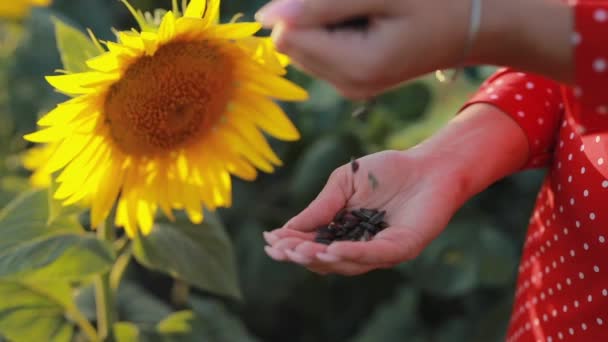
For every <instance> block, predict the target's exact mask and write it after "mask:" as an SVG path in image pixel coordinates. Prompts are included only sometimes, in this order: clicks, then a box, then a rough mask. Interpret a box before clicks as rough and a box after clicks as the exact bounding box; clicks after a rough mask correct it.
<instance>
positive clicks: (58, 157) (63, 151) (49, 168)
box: [44, 135, 92, 173]
mask: <svg viewBox="0 0 608 342" xmlns="http://www.w3.org/2000/svg"><path fill="white" fill-rule="evenodd" d="M91 139H92V136H91V135H84V136H83V135H71V136H69V137H67V138H66V139H65V140H63V141H62V142H61V144H60V145H59V147H58V148H57V149H56V150H55V152H54V153H53V154H52V155H51V157H50V159H49V160H48V162H47V163H46V164H45V166H44V169H45V170H46V172H48V173H53V172H55V171H57V170H60V169H62V168H63V167H64V166H65V165H66V164H67V163H69V162H70V161H72V159H74V157H76V156H77V155H78V154H79V153H80V152H81V151H82V150H83V149H84V148H85V147H86V146H87V145H88V144H89V142H90V141H91Z"/></svg>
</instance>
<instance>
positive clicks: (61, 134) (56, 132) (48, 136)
mask: <svg viewBox="0 0 608 342" xmlns="http://www.w3.org/2000/svg"><path fill="white" fill-rule="evenodd" d="M69 134H70V131H68V130H67V129H65V127H64V126H51V127H49V128H45V129H43V130H40V131H37V132H34V133H30V134H26V135H24V136H23V138H24V139H25V140H27V141H31V142H35V143H45V142H54V141H59V140H61V139H63V138H65V137H66V136H68V135H69Z"/></svg>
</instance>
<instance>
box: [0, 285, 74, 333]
mask: <svg viewBox="0 0 608 342" xmlns="http://www.w3.org/2000/svg"><path fill="white" fill-rule="evenodd" d="M0 298H2V300H0V334H1V335H4V336H5V337H7V338H8V339H9V340H11V341H14V342H29V341H52V342H64V341H65V342H68V341H70V340H71V339H72V335H73V332H74V327H73V325H72V323H71V322H70V321H69V319H68V317H67V315H66V314H65V312H66V311H69V309H70V307H72V305H73V304H72V298H71V295H70V288H69V287H68V286H67V285H66V284H53V283H51V284H48V283H45V284H44V285H34V284H32V283H26V282H23V281H15V282H11V281H0Z"/></svg>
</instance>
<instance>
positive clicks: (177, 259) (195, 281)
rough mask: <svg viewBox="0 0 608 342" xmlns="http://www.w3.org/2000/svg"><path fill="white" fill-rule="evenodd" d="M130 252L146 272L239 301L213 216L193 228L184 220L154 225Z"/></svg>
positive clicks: (224, 239)
mask: <svg viewBox="0 0 608 342" xmlns="http://www.w3.org/2000/svg"><path fill="white" fill-rule="evenodd" d="M133 252H134V255H135V258H136V259H137V261H139V262H140V263H142V264H143V265H145V266H147V267H149V268H150V269H154V270H158V271H162V272H166V273H167V274H170V275H171V276H174V277H176V278H179V279H183V280H185V281H187V282H188V283H190V284H192V285H194V286H196V287H198V288H200V289H202V290H207V291H209V292H211V293H216V294H220V295H226V296H232V297H235V298H240V296H241V293H240V290H239V287H238V280H237V272H236V263H235V260H234V253H233V248H232V243H231V241H230V238H229V237H228V235H227V234H226V232H225V230H224V227H223V226H222V224H221V223H220V221H219V220H218V219H217V218H214V217H213V214H211V213H206V214H205V221H204V222H203V223H202V224H200V225H194V224H192V223H190V222H189V221H188V220H187V219H183V220H179V221H177V222H175V223H168V222H157V223H156V224H155V225H154V227H153V228H152V232H151V233H150V234H149V235H147V236H141V235H140V236H137V237H136V238H135V240H134V245H133Z"/></svg>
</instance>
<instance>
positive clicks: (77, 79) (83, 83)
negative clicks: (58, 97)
mask: <svg viewBox="0 0 608 342" xmlns="http://www.w3.org/2000/svg"><path fill="white" fill-rule="evenodd" d="M116 77H117V76H116V75H113V74H105V73H101V72H96V71H91V72H81V73H77V74H68V75H59V76H47V77H46V80H47V82H48V83H49V84H50V85H52V86H53V87H55V88H56V89H57V90H59V91H61V92H63V93H65V94H70V95H74V94H86V93H90V92H91V91H92V89H91V87H93V86H95V85H99V84H101V83H103V82H108V81H110V80H113V79H116Z"/></svg>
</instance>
